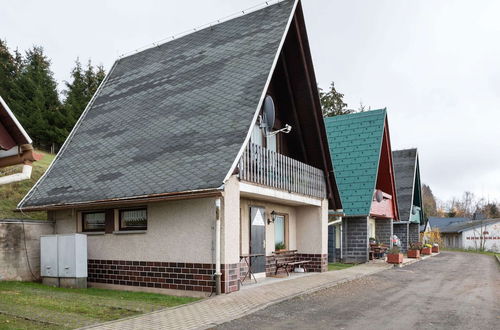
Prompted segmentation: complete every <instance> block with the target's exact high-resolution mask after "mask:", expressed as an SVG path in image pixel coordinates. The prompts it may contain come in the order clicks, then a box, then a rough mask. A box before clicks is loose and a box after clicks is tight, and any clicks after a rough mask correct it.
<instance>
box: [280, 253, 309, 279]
mask: <svg viewBox="0 0 500 330" xmlns="http://www.w3.org/2000/svg"><path fill="white" fill-rule="evenodd" d="M273 254H274V256H275V257H277V256H283V255H285V256H293V257H295V255H296V254H297V250H283V251H274V252H273ZM311 261H312V260H300V261H290V260H284V261H281V262H280V261H278V258H276V260H275V263H276V265H275V266H276V269H275V271H274V275H276V274H278V270H279V269H280V268H283V269H284V270H285V272H286V275H287V276H290V272H289V271H288V268H289V267H294V266H302V267H303V268H304V270H305V271H307V269H306V264H308V263H310V262H311Z"/></svg>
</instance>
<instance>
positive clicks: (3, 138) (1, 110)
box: [0, 96, 33, 150]
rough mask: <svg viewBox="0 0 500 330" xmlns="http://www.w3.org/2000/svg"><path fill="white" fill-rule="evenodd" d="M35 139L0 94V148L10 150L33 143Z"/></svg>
mask: <svg viewBox="0 0 500 330" xmlns="http://www.w3.org/2000/svg"><path fill="white" fill-rule="evenodd" d="M31 143H33V141H32V140H31V138H30V137H29V136H28V133H26V131H25V130H24V128H23V127H22V126H21V123H19V121H18V120H17V118H16V117H15V116H14V113H13V112H12V111H11V110H10V108H9V106H8V105H7V103H5V101H4V100H3V99H2V97H1V96H0V149H1V150H9V149H11V148H13V147H15V146H19V145H23V144H31Z"/></svg>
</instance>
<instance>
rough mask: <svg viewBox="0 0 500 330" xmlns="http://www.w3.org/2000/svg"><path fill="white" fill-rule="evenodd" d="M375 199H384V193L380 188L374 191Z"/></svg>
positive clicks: (379, 200) (378, 200)
mask: <svg viewBox="0 0 500 330" xmlns="http://www.w3.org/2000/svg"><path fill="white" fill-rule="evenodd" d="M375 199H376V200H377V202H379V203H380V202H381V201H383V200H384V193H383V192H382V190H380V189H377V190H376V191H375Z"/></svg>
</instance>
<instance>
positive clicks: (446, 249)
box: [442, 248, 499, 256]
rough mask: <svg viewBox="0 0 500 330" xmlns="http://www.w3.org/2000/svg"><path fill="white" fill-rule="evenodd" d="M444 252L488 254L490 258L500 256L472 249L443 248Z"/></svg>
mask: <svg viewBox="0 0 500 330" xmlns="http://www.w3.org/2000/svg"><path fill="white" fill-rule="evenodd" d="M442 250H444V251H458V252H469V253H480V254H486V255H489V256H495V255H499V253H497V252H491V251H477V250H472V249H449V248H442Z"/></svg>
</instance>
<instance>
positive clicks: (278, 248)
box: [274, 243, 286, 251]
mask: <svg viewBox="0 0 500 330" xmlns="http://www.w3.org/2000/svg"><path fill="white" fill-rule="evenodd" d="M274 250H275V251H284V250H286V245H285V243H276V244H275V245H274Z"/></svg>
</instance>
